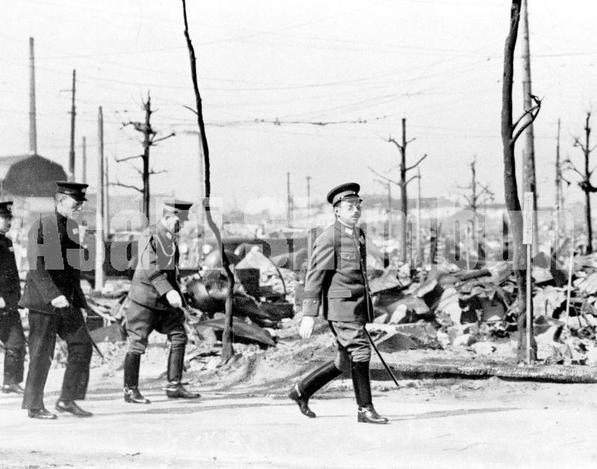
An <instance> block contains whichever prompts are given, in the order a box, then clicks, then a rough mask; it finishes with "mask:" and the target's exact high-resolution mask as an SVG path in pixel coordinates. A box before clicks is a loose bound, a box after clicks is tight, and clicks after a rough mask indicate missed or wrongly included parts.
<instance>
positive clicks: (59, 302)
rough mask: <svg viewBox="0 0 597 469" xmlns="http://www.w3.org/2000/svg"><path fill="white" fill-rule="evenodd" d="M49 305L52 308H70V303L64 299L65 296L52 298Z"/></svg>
mask: <svg viewBox="0 0 597 469" xmlns="http://www.w3.org/2000/svg"><path fill="white" fill-rule="evenodd" d="M51 304H52V306H53V307H54V308H68V307H69V306H70V303H69V302H68V300H67V299H66V296H64V295H60V296H57V297H56V298H54V299H53V300H52V301H51Z"/></svg>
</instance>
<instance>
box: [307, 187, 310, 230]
mask: <svg viewBox="0 0 597 469" xmlns="http://www.w3.org/2000/svg"><path fill="white" fill-rule="evenodd" d="M307 226H311V176H307Z"/></svg>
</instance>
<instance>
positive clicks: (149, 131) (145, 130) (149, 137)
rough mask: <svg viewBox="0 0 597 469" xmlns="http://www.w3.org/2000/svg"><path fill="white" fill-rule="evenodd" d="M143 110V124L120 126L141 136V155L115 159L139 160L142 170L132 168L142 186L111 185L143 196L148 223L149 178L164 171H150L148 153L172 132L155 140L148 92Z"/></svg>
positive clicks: (132, 123) (116, 183) (130, 123)
mask: <svg viewBox="0 0 597 469" xmlns="http://www.w3.org/2000/svg"><path fill="white" fill-rule="evenodd" d="M143 110H144V111H145V121H144V122H133V121H128V122H123V123H122V126H123V127H127V126H129V125H130V126H132V127H133V128H134V129H135V130H136V131H137V132H140V133H142V134H143V153H142V154H140V155H133V156H128V157H125V158H116V162H117V163H122V162H124V161H129V160H133V159H137V158H140V159H141V162H142V169H139V168H137V167H136V166H133V168H134V169H135V171H137V173H139V175H140V176H141V181H142V186H141V187H137V186H135V185H133V184H125V183H122V182H120V181H117V182H115V183H112V185H114V186H120V187H126V188H127V189H134V190H136V191H137V192H140V193H141V194H142V196H143V214H144V215H145V219H146V220H147V222H148V223H149V222H150V219H149V216H150V213H149V204H150V189H149V188H150V186H149V179H150V176H151V175H153V174H160V173H163V172H164V171H154V170H153V169H151V167H150V164H149V151H150V148H151V147H152V146H157V144H158V142H160V141H162V140H166V139H167V138H170V137H173V136H174V132H173V133H171V134H169V135H166V136H165V137H160V138H157V135H158V132H157V131H156V130H155V129H154V128H153V127H152V126H151V115H152V114H153V113H154V112H155V111H153V110H152V109H151V96H150V94H149V92H147V101H145V102H144V103H143Z"/></svg>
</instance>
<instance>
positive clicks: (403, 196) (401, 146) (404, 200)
mask: <svg viewBox="0 0 597 469" xmlns="http://www.w3.org/2000/svg"><path fill="white" fill-rule="evenodd" d="M414 140H415V139H414V138H413V139H410V140H406V119H404V118H403V119H402V143H398V142H397V141H396V140H395V139H394V138H392V137H390V138H388V142H390V143H393V144H394V145H396V148H398V150H399V151H400V164H399V166H398V168H399V170H400V182H398V183H395V182H394V181H392V182H394V184H397V185H398V187H400V213H401V214H402V221H401V223H402V229H401V240H400V246H401V247H400V260H401V261H402V262H406V224H407V220H408V193H407V190H406V186H407V185H408V183H409V182H410V181H412V180H413V179H415V178H416V177H417V176H413V177H411V178H410V179H408V180H407V179H406V174H407V173H408V171H410V170H412V169H415V168H416V167H417V166H419V164H420V163H421V162H422V161H423V160H424V159H425V158H426V157H427V155H426V154H425V155H423V156H422V157H421V158H419V161H417V162H416V163H415V164H413V165H412V166H406V147H407V145H408V144H409V143H410V142H412V141H414ZM385 179H387V178H385ZM387 180H388V179H387Z"/></svg>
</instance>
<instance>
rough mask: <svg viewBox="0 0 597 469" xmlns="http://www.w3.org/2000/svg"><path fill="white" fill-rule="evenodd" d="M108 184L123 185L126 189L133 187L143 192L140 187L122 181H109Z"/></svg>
mask: <svg viewBox="0 0 597 469" xmlns="http://www.w3.org/2000/svg"><path fill="white" fill-rule="evenodd" d="M109 185H110V186H119V187H124V188H126V189H134V190H136V191H137V192H141V193H143V189H141V188H140V187H137V186H134V185H132V184H124V183H122V182H119V181H116V182H110V183H109Z"/></svg>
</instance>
